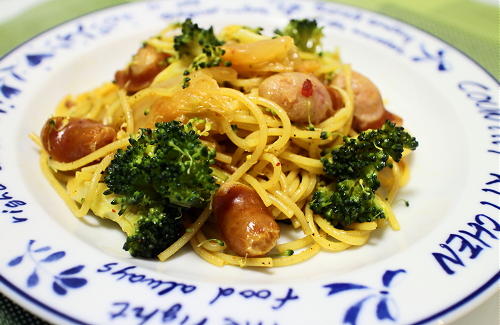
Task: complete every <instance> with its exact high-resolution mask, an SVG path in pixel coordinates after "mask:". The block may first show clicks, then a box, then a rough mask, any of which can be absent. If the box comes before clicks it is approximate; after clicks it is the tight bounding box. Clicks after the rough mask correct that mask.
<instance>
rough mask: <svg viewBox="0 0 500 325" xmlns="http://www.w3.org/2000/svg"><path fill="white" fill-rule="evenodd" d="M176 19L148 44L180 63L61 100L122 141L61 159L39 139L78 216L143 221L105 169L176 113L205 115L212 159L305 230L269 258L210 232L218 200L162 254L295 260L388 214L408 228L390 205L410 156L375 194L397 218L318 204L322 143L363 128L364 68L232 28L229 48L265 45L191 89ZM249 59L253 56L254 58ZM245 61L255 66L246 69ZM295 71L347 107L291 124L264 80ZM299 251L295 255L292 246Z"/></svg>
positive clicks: (220, 173)
mask: <svg viewBox="0 0 500 325" xmlns="http://www.w3.org/2000/svg"><path fill="white" fill-rule="evenodd" d="M175 27H176V26H169V27H168V28H167V29H165V30H164V31H162V32H161V33H160V34H159V36H157V37H154V38H151V39H149V40H147V41H146V43H145V44H146V46H147V47H148V48H152V49H154V50H155V51H157V52H158V53H162V55H164V56H165V57H167V58H168V60H169V64H168V65H167V66H166V67H165V68H164V69H162V70H161V71H160V72H159V73H158V74H157V75H156V76H155V77H154V79H152V80H151V82H150V84H149V85H148V86H147V87H145V88H143V89H142V90H139V91H137V92H135V93H130V92H129V94H127V92H126V90H124V88H126V87H120V86H118V85H117V84H116V83H106V84H104V85H102V86H100V87H98V88H96V89H94V90H92V91H89V92H86V93H84V94H81V95H79V96H76V97H72V96H67V97H66V98H64V99H63V100H62V101H61V103H60V104H59V105H58V106H57V107H56V109H55V112H54V115H55V116H63V117H68V118H85V119H92V120H96V121H99V122H101V123H103V124H104V125H109V126H112V127H113V128H114V129H115V130H117V133H116V138H115V140H114V141H113V142H111V143H109V144H106V145H104V146H102V147H100V148H98V149H97V150H95V151H93V152H91V153H89V154H87V155H85V156H83V157H81V158H79V159H77V160H75V161H72V162H61V161H56V160H54V159H51V158H50V157H49V154H48V153H47V150H46V148H44V146H43V145H42V141H41V140H40V139H38V138H37V137H36V136H32V138H33V139H34V140H35V142H36V143H38V144H39V146H40V150H41V155H40V166H41V169H42V171H43V173H44V175H45V176H46V177H47V179H48V180H49V182H50V184H51V185H52V186H53V187H54V188H55V189H56V191H57V193H58V194H59V195H60V196H61V197H62V199H63V200H64V201H65V202H66V204H67V205H68V206H69V208H70V209H71V211H72V212H73V214H74V215H75V216H77V217H82V216H84V215H86V214H87V213H90V212H91V213H93V214H94V215H96V216H98V217H102V218H108V219H111V220H114V221H119V220H120V221H121V222H119V224H120V226H121V227H122V230H123V231H124V232H125V233H126V234H127V235H131V234H132V232H133V225H132V224H131V223H130V222H129V223H127V221H126V220H127V215H126V214H127V212H126V213H125V215H119V213H118V212H117V211H116V210H115V207H114V206H113V205H112V202H111V201H112V197H110V196H106V195H105V194H104V193H105V192H106V190H107V186H106V184H105V183H104V180H103V177H102V176H101V174H102V171H103V170H104V169H105V168H106V166H107V165H108V164H109V163H110V161H111V160H112V159H113V156H114V153H115V152H116V151H117V150H118V149H123V148H125V147H126V146H127V145H128V144H129V137H130V136H131V135H132V134H134V133H136V132H137V131H138V130H139V129H140V128H144V127H146V128H151V127H153V126H154V124H155V123H156V122H159V121H169V120H173V119H176V120H179V121H181V122H184V123H186V122H187V121H189V120H192V119H193V118H198V119H202V120H204V125H205V130H204V131H203V133H202V135H203V137H202V139H203V143H204V144H205V145H207V146H208V147H210V148H215V149H216V152H217V153H216V156H215V160H216V161H217V163H216V164H215V165H213V166H212V170H213V175H214V177H215V179H216V180H217V183H219V184H222V183H224V182H241V183H245V184H247V185H249V186H251V187H252V188H253V189H254V190H255V191H256V192H257V193H258V195H259V197H260V198H261V199H262V202H263V203H264V205H265V206H266V207H268V209H269V211H271V214H272V216H273V217H274V218H275V219H276V220H279V221H288V222H289V223H290V226H287V225H285V224H283V226H282V228H283V229H284V228H285V227H287V228H289V229H288V231H289V232H290V233H292V234H295V237H296V238H297V239H293V240H291V241H288V242H280V243H278V245H277V246H276V248H275V249H274V250H273V251H272V252H271V253H270V254H268V256H263V257H248V256H236V255H234V254H232V252H231V251H230V250H228V249H227V246H225V245H217V244H214V241H213V240H211V239H213V238H218V239H219V240H221V239H222V238H220V234H219V233H218V230H217V227H216V225H215V223H214V222H213V220H212V219H213V217H211V207H210V206H208V207H206V208H205V209H204V210H203V212H202V213H201V214H200V215H199V217H198V218H197V219H196V220H195V221H194V222H193V223H192V224H191V225H190V226H187V228H186V229H187V230H186V232H185V233H184V235H182V236H181V237H180V238H179V239H178V240H177V241H176V242H175V243H174V244H172V245H171V246H169V247H168V248H166V249H165V251H163V252H162V253H160V254H159V255H158V258H159V259H160V260H161V261H165V260H167V259H168V258H169V257H170V256H172V255H173V254H175V253H176V252H177V251H178V250H179V249H181V248H182V247H184V246H185V244H187V243H190V244H191V247H192V248H193V250H194V251H195V252H196V253H197V254H198V255H199V256H200V257H201V258H202V259H204V260H205V261H207V262H209V263H212V264H214V265H217V266H222V265H226V264H228V265H236V266H240V267H244V266H257V267H272V266H286V265H292V264H296V263H300V262H303V261H306V260H308V259H310V258H312V257H313V256H314V255H316V254H318V253H319V252H320V250H321V249H324V250H327V251H342V250H345V249H348V248H349V247H351V246H360V245H364V244H365V243H366V242H367V241H368V240H369V238H370V234H371V232H373V231H375V230H377V229H379V228H381V227H384V225H385V224H386V223H388V224H389V225H390V226H391V227H392V228H393V229H395V230H397V229H399V224H398V222H397V220H396V218H395V217H394V214H393V213H392V211H391V207H390V204H391V203H392V202H393V200H394V198H395V197H396V195H397V191H398V189H399V188H400V187H401V186H403V185H404V184H405V183H406V182H407V180H408V177H409V176H408V173H409V169H408V164H407V163H406V162H405V161H404V160H402V161H400V162H395V161H393V162H392V164H393V168H392V169H391V170H389V171H388V172H385V171H384V172H383V175H381V177H382V183H383V187H384V188H385V191H386V193H387V196H386V197H382V194H380V193H378V192H377V194H376V200H377V202H378V203H380V205H381V206H382V207H383V210H384V213H385V214H386V216H387V218H386V219H381V220H378V221H372V222H365V223H353V224H351V225H349V226H348V227H347V228H346V229H339V228H336V227H334V226H332V224H330V223H329V222H328V221H327V220H326V219H325V218H323V217H321V216H319V215H315V214H314V213H313V211H312V210H311V208H310V207H309V202H310V200H311V196H312V194H313V192H314V191H315V188H316V186H317V184H318V182H319V177H321V175H322V174H323V173H324V171H323V164H322V162H321V160H320V157H321V152H322V151H323V149H324V148H327V147H330V146H332V145H336V144H340V143H341V142H342V137H343V136H347V135H351V136H355V135H356V134H357V132H356V131H355V130H354V129H353V126H352V125H353V120H354V114H355V92H354V90H353V89H352V87H351V84H352V82H351V78H352V77H353V74H352V71H351V68H350V66H349V65H347V64H344V63H342V62H341V60H340V58H339V55H338V53H328V52H325V53H323V54H322V55H318V54H315V53H309V52H304V51H301V50H300V49H298V48H296V47H295V46H294V45H293V42H292V43H290V40H291V39H290V38H289V37H288V38H284V37H280V38H276V39H281V40H282V42H281V43H279V44H278V43H277V42H276V41H275V40H276V39H273V38H270V37H266V36H263V35H260V34H259V33H257V32H254V31H251V30H250V29H247V28H244V27H241V26H228V27H226V28H225V29H224V30H223V31H222V33H221V36H220V37H221V39H222V40H223V41H225V42H226V44H227V47H226V51H230V46H231V44H235V46H236V47H237V46H240V47H242V46H245V45H248V44H255V43H257V42H265V43H260V44H259V46H255V47H252V46H250V47H248V48H247V52H248V53H247V57H246V58H245V57H243V58H239V57H237V56H236V55H233V57H232V64H233V66H232V67H227V66H213V67H210V68H205V69H198V70H193V71H191V72H190V75H189V79H190V80H189V86H188V87H184V86H185V85H183V84H182V80H185V78H184V77H183V76H184V75H185V74H186V73H185V72H184V71H187V70H189V69H190V68H189V67H190V64H191V62H190V61H188V60H186V59H183V58H182V57H179V55H178V53H177V52H176V50H175V48H174V36H173V33H175V31H176V29H175ZM275 46H282V48H281V49H280V48H274V47H275ZM236 47H235V48H236ZM252 51H253V52H252ZM273 53H274V54H273ZM248 58H252V60H253V61H252V62H250V63H248V62H246V61H245V60H249V59H248ZM250 61H251V60H250ZM247 63H248V64H247ZM243 66H244V67H245V68H241V67H243ZM252 67H254V68H252ZM284 72H285V73H286V72H300V73H308V74H311V75H314V76H315V77H317V78H318V80H320V81H321V82H322V83H323V84H324V85H326V86H327V87H328V88H329V89H330V92H334V93H335V94H336V96H337V99H338V101H340V102H341V105H340V107H337V108H336V109H335V110H334V112H333V113H331V114H330V116H328V117H327V118H325V119H324V120H322V121H320V122H317V123H315V124H314V125H312V124H311V122H310V121H309V122H308V123H300V122H299V123H297V122H293V121H291V116H290V112H289V111H287V110H286V109H285V108H284V107H282V106H281V105H279V104H278V103H277V102H276V101H273V100H270V99H269V98H266V97H264V96H262V95H261V93H260V92H259V87H260V86H261V85H262V83H263V82H264V80H265V78H267V77H269V76H272V75H275V74H278V73H284ZM337 74H342V75H343V76H344V77H343V81H344V82H343V84H342V85H338V84H334V83H333V82H332V79H333V78H334V77H335V75H337ZM306 95H307V92H306ZM386 198H387V200H386ZM296 234H299V235H298V237H297V235H296ZM207 237H208V238H210V239H207ZM292 237H293V236H292ZM290 250H292V251H295V252H296V253H295V254H293V255H291V256H285V255H283V254H284V253H285V252H289V251H290Z"/></svg>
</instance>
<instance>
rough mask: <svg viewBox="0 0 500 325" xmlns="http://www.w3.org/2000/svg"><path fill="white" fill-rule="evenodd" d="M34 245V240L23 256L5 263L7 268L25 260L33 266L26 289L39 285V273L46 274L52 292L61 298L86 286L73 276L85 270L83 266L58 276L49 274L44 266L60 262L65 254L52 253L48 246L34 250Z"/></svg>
mask: <svg viewBox="0 0 500 325" xmlns="http://www.w3.org/2000/svg"><path fill="white" fill-rule="evenodd" d="M34 243H35V240H30V241H29V242H28V246H27V249H26V251H25V252H24V254H22V255H19V256H16V257H14V258H13V259H11V260H10V261H9V262H8V263H7V266H9V267H15V266H17V265H20V264H21V263H23V262H24V261H25V260H28V261H29V262H31V263H32V264H33V269H32V271H31V273H30V275H29V276H28V278H27V279H26V285H27V287H28V288H33V287H36V286H37V285H38V284H39V283H40V273H42V274H43V273H46V274H48V275H49V276H50V277H51V279H52V290H53V291H54V292H55V293H56V294H58V295H61V296H63V295H65V294H67V293H68V289H78V288H81V287H83V286H85V285H86V284H87V280H86V279H85V278H82V277H78V276H75V275H76V274H78V273H80V272H81V271H82V270H83V269H84V268H85V266H84V265H77V266H73V267H71V268H69V269H65V270H63V271H61V272H59V273H58V274H53V273H51V272H50V271H49V270H48V269H47V268H46V266H45V264H47V263H56V262H58V261H60V260H61V259H63V258H64V257H65V256H66V252H64V251H55V252H54V251H52V247H50V246H41V247H39V248H34V247H33V244H34ZM47 253H48V254H47Z"/></svg>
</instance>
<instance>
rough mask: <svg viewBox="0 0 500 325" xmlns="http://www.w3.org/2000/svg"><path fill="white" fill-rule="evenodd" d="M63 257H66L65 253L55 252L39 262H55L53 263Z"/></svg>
mask: <svg viewBox="0 0 500 325" xmlns="http://www.w3.org/2000/svg"><path fill="white" fill-rule="evenodd" d="M65 255H66V253H65V252H63V251H59V252H55V253H52V254H50V255H49V256H47V257H46V258H44V259H43V260H41V261H40V262H45V263H49V262H55V261H58V260H60V259H61V258H63V257H64V256H65Z"/></svg>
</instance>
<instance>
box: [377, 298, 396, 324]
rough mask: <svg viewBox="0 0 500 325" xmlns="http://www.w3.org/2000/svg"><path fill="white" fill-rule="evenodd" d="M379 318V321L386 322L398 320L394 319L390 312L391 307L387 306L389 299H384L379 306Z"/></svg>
mask: <svg viewBox="0 0 500 325" xmlns="http://www.w3.org/2000/svg"><path fill="white" fill-rule="evenodd" d="M377 318H378V319H379V320H384V319H390V320H392V321H394V320H396V319H395V318H394V317H392V315H391V313H390V312H389V306H388V305H387V299H385V298H382V299H380V301H379V302H378V304H377Z"/></svg>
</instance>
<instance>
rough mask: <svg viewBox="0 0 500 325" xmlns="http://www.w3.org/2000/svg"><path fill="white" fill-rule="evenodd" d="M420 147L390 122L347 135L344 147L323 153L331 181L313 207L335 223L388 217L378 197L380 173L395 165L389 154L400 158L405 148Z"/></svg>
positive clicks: (316, 195) (321, 187)
mask: <svg viewBox="0 0 500 325" xmlns="http://www.w3.org/2000/svg"><path fill="white" fill-rule="evenodd" d="M417 146H418V142H417V140H416V139H415V138H414V137H412V136H411V135H410V134H408V133H407V132H406V131H405V130H404V128H402V127H399V126H396V125H395V124H394V123H392V122H390V121H386V122H385V124H384V125H383V126H382V128H380V129H377V130H367V131H365V132H362V133H360V134H359V136H358V137H357V138H349V137H344V143H343V144H342V145H341V146H339V147H336V148H333V149H330V150H327V151H325V152H323V153H322V158H321V162H322V163H323V169H324V171H325V178H326V180H327V182H328V184H327V183H326V182H322V183H321V184H320V185H319V186H318V188H317V189H316V192H315V193H314V194H313V198H312V200H311V203H310V206H311V209H312V210H313V211H314V212H316V213H317V214H320V215H322V216H323V217H325V218H326V219H327V220H328V221H329V222H330V223H331V224H332V225H333V226H336V225H341V226H347V225H349V224H351V223H354V222H367V221H373V220H376V219H379V218H385V214H384V213H383V211H382V209H381V207H380V206H378V205H377V203H376V200H375V191H376V190H377V189H378V188H379V187H380V181H379V179H378V172H379V171H380V170H382V169H383V168H384V167H392V165H391V164H390V162H389V161H388V159H389V157H392V159H393V160H394V161H399V160H401V157H402V153H403V150H404V149H405V148H407V149H410V150H415V149H416V148H417Z"/></svg>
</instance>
